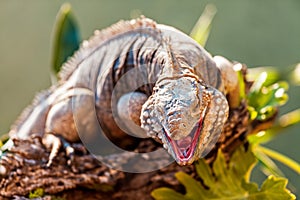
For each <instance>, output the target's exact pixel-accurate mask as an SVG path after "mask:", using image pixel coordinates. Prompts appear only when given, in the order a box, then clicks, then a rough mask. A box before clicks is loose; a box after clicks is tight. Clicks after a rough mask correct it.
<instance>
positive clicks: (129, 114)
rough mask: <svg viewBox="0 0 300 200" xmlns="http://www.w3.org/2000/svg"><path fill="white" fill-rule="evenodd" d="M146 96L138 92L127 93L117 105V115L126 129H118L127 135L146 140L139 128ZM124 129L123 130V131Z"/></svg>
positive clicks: (144, 133)
mask: <svg viewBox="0 0 300 200" xmlns="http://www.w3.org/2000/svg"><path fill="white" fill-rule="evenodd" d="M147 98H148V97H147V95H145V94H143V93H140V92H129V93H127V94H125V95H123V96H122V97H121V98H120V99H119V101H118V104H117V111H118V115H119V117H120V118H121V120H122V122H123V124H124V125H125V126H126V127H120V128H122V129H123V131H124V132H125V133H127V134H130V135H132V136H135V137H139V138H146V137H148V136H147V133H146V132H145V130H144V129H142V128H141V121H140V115H141V110H142V106H143V104H144V103H145V102H146V100H147ZM124 129H125V130H124Z"/></svg>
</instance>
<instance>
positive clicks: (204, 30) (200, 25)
mask: <svg viewBox="0 0 300 200" xmlns="http://www.w3.org/2000/svg"><path fill="white" fill-rule="evenodd" d="M216 12H217V9H216V7H215V6H214V5H213V4H208V5H207V6H206V7H205V9H204V11H203V13H202V14H201V16H200V17H199V19H198V21H197V23H196V24H195V26H194V27H193V29H192V31H191V33H190V36H191V37H192V38H193V39H194V40H196V41H197V42H198V43H199V44H200V45H202V46H203V47H204V46H205V44H206V42H207V39H208V36H209V33H210V29H211V25H212V20H213V18H214V16H215V14H216Z"/></svg>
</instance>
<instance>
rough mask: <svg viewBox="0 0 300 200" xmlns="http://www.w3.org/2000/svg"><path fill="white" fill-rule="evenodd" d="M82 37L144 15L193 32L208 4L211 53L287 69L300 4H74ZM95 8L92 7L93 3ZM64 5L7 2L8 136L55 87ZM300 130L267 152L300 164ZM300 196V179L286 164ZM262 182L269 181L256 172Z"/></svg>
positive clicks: (3, 34)
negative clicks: (212, 10)
mask: <svg viewBox="0 0 300 200" xmlns="http://www.w3.org/2000/svg"><path fill="white" fill-rule="evenodd" d="M69 2H70V3H71V5H72V7H73V11H74V13H75V16H76V18H77V20H78V23H79V26H80V30H81V35H82V38H84V39H87V38H88V37H89V36H90V35H92V34H93V31H94V30H95V29H102V28H105V27H107V26H109V25H111V24H112V23H115V22H116V21H118V20H120V19H129V18H131V17H136V16H138V15H140V14H143V15H145V16H147V17H150V18H153V19H155V20H156V21H158V22H159V23H164V24H169V25H172V26H174V27H177V28H179V29H181V30H182V31H184V32H186V33H189V32H190V31H191V29H192V27H193V25H194V24H195V23H196V21H197V19H198V17H199V16H200V14H201V12H202V11H203V9H204V7H205V5H206V4H207V3H213V4H215V5H216V7H217V9H218V12H217V15H216V17H215V19H214V21H213V27H212V30H211V35H210V37H209V40H208V43H207V46H206V49H207V50H208V51H209V52H211V53H212V54H219V55H223V56H225V57H227V58H229V59H232V60H237V61H240V62H243V63H246V64H247V65H248V66H249V67H256V66H277V67H279V68H280V69H284V68H286V67H287V66H290V65H293V64H295V63H298V62H300V1H298V0H285V1H282V0H265V1H261V0H240V1H237V0H227V1H221V0H219V1H199V0H198V1H179V0H165V1H158V0H155V1H146V0H143V1H141V0H131V1H126V2H125V1H108V0H105V1H104V0H89V1H85V2H86V3H85V2H84V1H80V0H76V1H75V0H73V1H69ZM87 2H88V3H87ZM62 3H63V1H58V0H53V1H41V0H28V1H17V0H10V1H8V0H7V1H4V0H1V1H0V134H1V133H6V132H8V130H9V127H10V125H11V124H12V123H13V122H14V120H15V119H16V118H17V116H18V115H19V113H20V112H21V111H22V109H23V108H24V107H26V106H27V105H28V104H29V103H30V102H31V100H32V99H33V97H34V95H35V93H36V92H38V91H40V90H42V89H46V88H48V87H49V85H50V58H51V57H50V56H51V44H52V43H51V37H52V28H53V25H54V21H55V17H56V14H57V12H58V10H59V8H60V6H61V5H62ZM289 95H290V100H289V102H288V104H286V105H285V106H284V107H282V108H281V113H286V112H289V111H291V110H293V109H296V108H299V107H300V101H299V98H300V92H299V87H297V86H291V88H290V90H289ZM299 130H300V125H297V126H294V127H291V128H289V129H288V130H287V131H286V132H285V133H284V134H282V135H280V136H278V137H277V138H276V139H275V140H273V141H271V142H270V143H268V144H267V145H266V146H268V147H271V148H273V149H275V150H278V151H279V152H282V153H283V154H286V155H288V156H290V157H291V158H293V159H295V160H297V161H298V162H300V147H299V146H300V133H299ZM280 167H282V169H283V171H284V172H285V174H286V176H287V177H288V178H289V180H290V183H291V187H292V189H293V190H296V189H297V192H296V193H297V194H298V196H299V194H300V191H299V190H300V176H299V175H298V174H296V173H295V172H293V171H291V170H289V169H288V168H286V167H285V166H282V165H280ZM254 178H255V179H256V180H259V181H261V180H263V179H264V177H263V175H262V174H261V173H260V172H259V171H258V170H256V171H255V173H254Z"/></svg>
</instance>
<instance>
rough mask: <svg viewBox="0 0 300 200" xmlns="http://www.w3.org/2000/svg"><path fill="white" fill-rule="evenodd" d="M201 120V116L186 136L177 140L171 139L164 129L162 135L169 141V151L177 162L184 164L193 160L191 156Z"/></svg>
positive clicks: (195, 146)
mask: <svg viewBox="0 0 300 200" xmlns="http://www.w3.org/2000/svg"><path fill="white" fill-rule="evenodd" d="M202 121H203V118H201V119H200V120H199V122H198V123H197V124H196V125H195V126H194V128H193V130H192V131H191V133H190V134H189V135H188V136H186V137H185V138H182V139H179V140H173V139H172V138H170V137H169V136H168V134H167V133H166V130H164V132H165V134H164V135H165V136H166V138H167V142H168V143H169V147H168V148H169V151H170V150H171V151H172V153H173V157H174V158H175V159H176V162H177V163H179V164H181V165H186V164H189V163H191V162H193V161H194V159H193V156H194V153H195V150H196V149H197V144H198V140H199V138H200V133H201V129H202ZM170 148H171V149H170Z"/></svg>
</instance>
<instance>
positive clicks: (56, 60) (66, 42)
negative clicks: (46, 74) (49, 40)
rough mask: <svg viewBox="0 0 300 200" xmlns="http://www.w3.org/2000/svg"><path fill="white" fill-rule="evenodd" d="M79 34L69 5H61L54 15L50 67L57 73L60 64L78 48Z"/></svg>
mask: <svg viewBox="0 0 300 200" xmlns="http://www.w3.org/2000/svg"><path fill="white" fill-rule="evenodd" d="M79 45H80V34H79V29H78V26H77V23H76V20H75V18H74V16H73V14H72V11H71V5H70V4H69V3H65V4H63V5H62V6H61V8H60V11H59V12H58V14H57V17H56V23H55V28H54V37H53V53H52V69H53V70H54V72H55V73H56V74H57V73H58V72H59V71H60V69H61V66H62V64H63V63H64V62H65V61H66V60H67V59H68V58H69V57H70V56H72V55H73V53H74V51H76V50H77V49H78V48H79Z"/></svg>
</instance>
